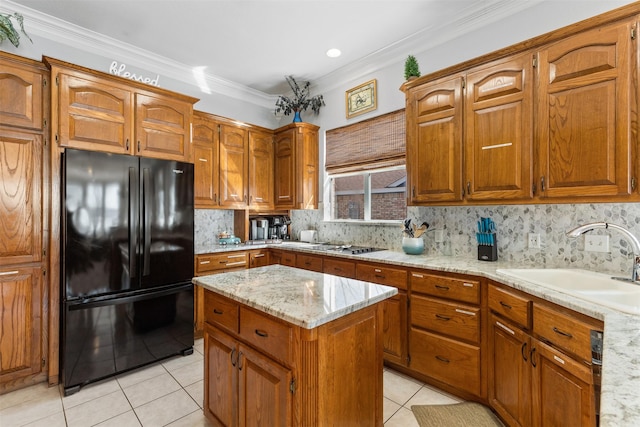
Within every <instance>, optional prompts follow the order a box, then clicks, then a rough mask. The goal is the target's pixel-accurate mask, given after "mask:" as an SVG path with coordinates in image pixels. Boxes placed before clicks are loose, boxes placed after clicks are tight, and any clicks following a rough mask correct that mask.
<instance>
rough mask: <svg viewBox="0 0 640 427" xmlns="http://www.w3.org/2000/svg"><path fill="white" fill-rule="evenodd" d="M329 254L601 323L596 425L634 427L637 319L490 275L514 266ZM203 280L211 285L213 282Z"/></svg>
mask: <svg viewBox="0 0 640 427" xmlns="http://www.w3.org/2000/svg"><path fill="white" fill-rule="evenodd" d="M270 247H278V248H283V249H285V248H286V249H289V250H293V251H296V252H306V253H316V254H317V253H324V254H327V252H322V251H318V250H317V249H314V245H308V246H305V245H295V244H294V245H272V246H270ZM248 248H251V247H248ZM217 249H218V250H219V251H225V250H230V249H234V250H238V249H241V248H219V247H218V248H217ZM331 255H333V256H336V257H342V258H350V259H354V260H359V261H375V262H380V263H386V264H393V265H402V266H405V267H409V268H411V267H414V268H426V269H431V270H435V271H444V272H451V273H460V274H470V275H476V276H482V277H486V278H489V279H492V280H495V281H498V282H500V283H504V284H506V285H508V286H511V287H513V288H515V289H519V290H521V291H524V292H527V293H529V294H531V295H535V296H537V297H540V298H543V299H545V300H547V301H550V302H553V303H556V304H558V305H561V306H564V307H567V308H570V309H572V310H575V311H577V312H580V313H583V314H586V315H588V316H591V317H594V318H596V319H600V320H603V321H604V353H603V365H602V391H601V408H600V425H601V426H602V427H621V426H629V427H631V426H634V427H636V426H640V316H634V315H629V314H625V313H621V312H619V311H617V310H614V309H610V308H607V307H605V306H602V305H599V304H595V303H591V302H588V301H584V300H581V299H579V298H576V297H573V296H571V295H569V294H564V293H561V292H558V291H555V290H552V289H549V288H545V287H543V286H539V285H536V284H533V283H529V282H525V281H521V280H516V279H513V278H510V277H507V276H504V275H500V274H498V273H496V270H497V269H500V268H522V267H523V265H522V263H520V262H515V261H498V262H484V261H478V260H477V259H474V258H472V257H468V256H467V257H465V256H441V255H428V254H427V255H406V254H405V253H404V252H401V251H393V250H386V251H380V252H372V253H368V254H361V255H344V254H335V253H332V254H331ZM565 267H566V266H565ZM246 271H252V270H246ZM211 277H213V276H211ZM201 279H203V278H201ZM203 280H205V279H203ZM206 280H211V281H213V282H215V281H216V280H215V279H206ZM270 283H271V284H274V283H278V281H277V280H276V281H271V282H270ZM276 293H277V292H276Z"/></svg>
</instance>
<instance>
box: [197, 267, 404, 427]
mask: <svg viewBox="0 0 640 427" xmlns="http://www.w3.org/2000/svg"><path fill="white" fill-rule="evenodd" d="M193 283H195V284H196V285H199V286H202V287H203V288H204V289H205V299H204V309H205V331H204V338H205V396H204V412H205V415H206V416H207V418H208V419H209V420H210V421H212V422H213V424H214V425H220V426H227V425H237V424H239V425H269V426H304V427H307V426H309V427H311V426H334V425H341V426H367V427H368V426H378V427H382V425H383V417H382V349H383V342H382V340H383V338H382V305H381V304H379V303H380V302H382V301H383V300H385V299H387V298H390V297H392V296H393V295H395V294H396V293H397V290H396V289H395V288H392V287H388V286H383V285H376V284H373V283H368V282H363V281H359V280H354V279H347V278H344V277H338V276H333V275H329V274H323V273H315V272H311V271H307V270H301V269H297V268H291V267H285V266H280V265H271V266H267V267H259V268H253V269H249V270H241V271H236V272H229V273H223V274H217V275H211V276H203V277H197V278H194V280H193Z"/></svg>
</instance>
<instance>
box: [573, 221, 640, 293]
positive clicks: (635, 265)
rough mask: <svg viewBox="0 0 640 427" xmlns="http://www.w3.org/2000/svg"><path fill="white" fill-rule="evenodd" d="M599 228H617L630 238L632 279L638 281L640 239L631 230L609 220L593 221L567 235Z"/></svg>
mask: <svg viewBox="0 0 640 427" xmlns="http://www.w3.org/2000/svg"><path fill="white" fill-rule="evenodd" d="M597 228H604V229H606V230H609V229H612V230H617V231H619V232H620V233H622V234H623V235H624V236H625V237H626V238H627V240H629V243H631V249H632V250H633V270H632V271H631V281H633V282H638V281H639V279H640V241H638V239H637V238H636V236H634V235H633V234H631V232H630V231H629V230H627V229H626V228H624V227H621V226H619V225H616V224H609V223H608V222H592V223H590V224H584V225H581V226H579V227H576V228H574V229H572V230H569V231H567V236H569V237H578V236H580V235H581V234H584V233H588V232H589V231H592V230H595V229H597Z"/></svg>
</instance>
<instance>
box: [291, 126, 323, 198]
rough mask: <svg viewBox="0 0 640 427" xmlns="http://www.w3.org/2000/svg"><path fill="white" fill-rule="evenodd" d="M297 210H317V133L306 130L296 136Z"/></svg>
mask: <svg viewBox="0 0 640 427" xmlns="http://www.w3.org/2000/svg"><path fill="white" fill-rule="evenodd" d="M298 137H299V141H297V144H298V150H297V151H298V153H299V159H298V162H299V163H298V167H299V168H301V169H302V170H301V171H300V173H299V175H298V179H300V180H301V181H302V182H301V183H300V184H299V185H298V188H299V191H300V194H299V195H298V203H297V205H296V207H297V208H298V209H318V198H317V197H316V195H317V194H318V132H317V131H311V130H309V129H306V130H304V131H302V133H301V134H300V133H299V134H298Z"/></svg>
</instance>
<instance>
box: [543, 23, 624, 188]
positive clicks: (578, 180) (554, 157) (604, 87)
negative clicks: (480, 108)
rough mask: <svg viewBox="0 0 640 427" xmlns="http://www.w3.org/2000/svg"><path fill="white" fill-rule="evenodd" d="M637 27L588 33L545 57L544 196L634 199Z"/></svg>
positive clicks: (548, 51)
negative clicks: (633, 38) (633, 72)
mask: <svg viewBox="0 0 640 427" xmlns="http://www.w3.org/2000/svg"><path fill="white" fill-rule="evenodd" d="M631 25H632V24H631V23H629V22H624V23H621V24H615V25H610V26H607V27H603V28H598V29H595V30H591V31H587V32H585V33H582V34H577V35H575V36H572V37H569V38H566V39H564V40H562V41H560V42H558V43H555V44H553V45H551V46H549V47H548V48H547V49H544V50H542V51H541V52H540V61H539V63H540V70H539V75H540V79H539V81H540V84H539V86H540V98H539V102H538V119H539V122H538V128H539V137H540V141H539V143H540V146H539V147H540V156H539V157H540V159H539V161H540V167H539V174H540V179H541V182H540V184H541V185H542V181H543V180H544V191H543V193H542V196H544V197H566V196H612V195H623V194H629V193H630V173H631V171H630V163H631V157H630V152H631V150H630V145H629V144H630V141H631V140H632V135H631V127H630V111H631V110H632V108H631V97H630V90H631V84H630V77H631V60H630V56H631V50H630V48H631V43H630V37H629V34H630V31H631Z"/></svg>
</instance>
